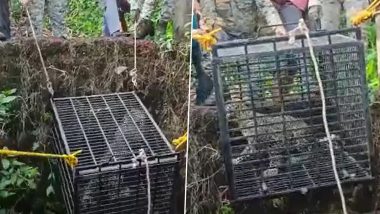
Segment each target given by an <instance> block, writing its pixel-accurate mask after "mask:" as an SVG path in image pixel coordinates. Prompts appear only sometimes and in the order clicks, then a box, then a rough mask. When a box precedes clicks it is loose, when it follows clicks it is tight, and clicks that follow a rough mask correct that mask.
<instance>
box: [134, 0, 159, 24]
mask: <svg viewBox="0 0 380 214" xmlns="http://www.w3.org/2000/svg"><path fill="white" fill-rule="evenodd" d="M130 4H131V11H132V13H136V11H139V12H140V17H139V20H136V21H140V20H141V19H148V20H149V19H151V17H152V14H153V12H154V7H155V6H156V5H155V4H156V1H155V0H131V1H130Z"/></svg>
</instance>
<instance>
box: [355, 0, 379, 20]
mask: <svg viewBox="0 0 380 214" xmlns="http://www.w3.org/2000/svg"><path fill="white" fill-rule="evenodd" d="M379 6H380V0H373V1H372V2H371V4H370V5H369V6H368V7H367V8H366V9H364V10H362V11H359V12H358V13H357V14H356V15H355V16H354V17H352V18H351V23H352V25H354V26H358V25H360V24H362V23H364V22H365V21H367V20H368V19H371V18H372V17H374V16H375V15H376V10H377V8H378V7H379Z"/></svg>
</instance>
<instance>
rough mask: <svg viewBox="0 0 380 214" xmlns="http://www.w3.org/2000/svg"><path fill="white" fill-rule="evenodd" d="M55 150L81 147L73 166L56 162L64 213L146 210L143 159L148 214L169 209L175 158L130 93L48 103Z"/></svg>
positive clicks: (66, 150) (176, 164) (71, 150)
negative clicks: (145, 159) (143, 158)
mask: <svg viewBox="0 0 380 214" xmlns="http://www.w3.org/2000/svg"><path fill="white" fill-rule="evenodd" d="M52 104H53V109H54V112H55V116H56V124H55V126H54V139H55V150H56V152H57V153H72V152H75V151H77V150H82V153H81V154H80V155H79V157H78V159H79V165H78V166H77V167H76V168H75V170H72V169H71V168H69V167H68V166H67V164H66V163H64V162H63V161H59V163H58V166H59V169H60V175H61V176H60V182H61V186H62V197H63V200H64V202H65V205H66V209H67V212H68V213H146V212H147V204H148V203H147V202H148V198H147V179H146V166H145V164H144V162H143V161H141V160H137V162H136V161H134V159H135V158H136V157H137V156H138V154H139V150H140V149H144V151H145V153H146V155H147V157H148V162H149V164H148V166H149V170H150V173H149V177H150V185H151V200H152V211H153V212H152V213H173V212H174V207H175V206H174V205H175V197H174V193H175V192H174V191H175V187H176V183H175V181H176V176H177V175H178V170H179V169H178V157H177V154H175V152H174V151H173V150H172V149H171V147H170V144H169V143H168V141H167V140H166V138H165V137H164V135H163V134H162V132H161V131H160V129H159V128H158V126H157V124H156V123H155V122H154V121H153V119H152V117H151V116H150V114H149V113H148V111H147V110H146V108H145V107H144V105H143V104H142V102H141V101H140V99H139V98H138V97H137V95H136V94H135V93H133V92H128V93H116V94H108V95H94V96H83V97H69V98H56V99H53V101H52Z"/></svg>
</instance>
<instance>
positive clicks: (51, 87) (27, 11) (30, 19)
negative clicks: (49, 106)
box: [25, 7, 54, 97]
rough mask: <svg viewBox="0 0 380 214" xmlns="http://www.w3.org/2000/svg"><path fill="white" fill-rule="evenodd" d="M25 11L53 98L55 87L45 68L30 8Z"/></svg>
mask: <svg viewBox="0 0 380 214" xmlns="http://www.w3.org/2000/svg"><path fill="white" fill-rule="evenodd" d="M25 9H26V14H27V15H28V20H29V24H30V28H31V29H32V34H33V38H34V41H35V43H36V46H37V50H38V54H39V56H40V60H41V64H42V68H43V70H44V73H45V77H46V82H47V83H46V88H47V89H48V91H49V93H50V95H51V97H53V96H54V90H53V86H52V83H51V81H50V78H49V74H48V72H47V69H46V66H45V61H44V58H43V57H42V52H41V48H40V45H39V44H38V41H37V36H36V32H35V31H34V25H33V22H32V18H31V17H30V13H29V10H28V7H25Z"/></svg>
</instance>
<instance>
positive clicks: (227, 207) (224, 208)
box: [219, 204, 235, 214]
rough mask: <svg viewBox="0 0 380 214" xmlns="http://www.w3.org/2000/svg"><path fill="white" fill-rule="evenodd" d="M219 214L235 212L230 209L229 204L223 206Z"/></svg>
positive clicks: (233, 213)
mask: <svg viewBox="0 0 380 214" xmlns="http://www.w3.org/2000/svg"><path fill="white" fill-rule="evenodd" d="M219 213H220V214H235V211H234V210H233V209H232V207H231V206H230V205H229V204H224V205H223V206H222V207H221V208H220V210H219Z"/></svg>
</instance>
